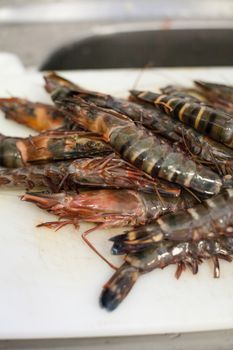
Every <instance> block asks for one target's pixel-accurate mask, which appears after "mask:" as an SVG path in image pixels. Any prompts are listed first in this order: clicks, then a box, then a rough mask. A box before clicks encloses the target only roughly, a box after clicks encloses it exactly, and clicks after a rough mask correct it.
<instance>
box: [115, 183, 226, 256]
mask: <svg viewBox="0 0 233 350" xmlns="http://www.w3.org/2000/svg"><path fill="white" fill-rule="evenodd" d="M224 235H226V236H232V235H233V189H227V190H225V191H223V192H222V193H220V194H219V195H217V196H215V197H212V198H209V199H207V200H204V201H203V202H202V203H200V204H198V205H196V206H194V207H193V208H188V209H186V210H181V211H178V212H177V213H169V214H166V215H164V216H163V217H161V218H159V219H158V220H157V221H156V222H155V223H153V224H150V225H146V226H144V227H139V228H138V229H134V230H131V231H128V232H126V233H125V234H123V235H120V236H116V237H113V238H112V241H114V242H116V243H117V244H119V242H121V243H124V242H125V244H126V245H133V246H134V247H135V249H136V250H137V247H136V246H137V245H138V246H140V249H142V248H143V249H144V248H146V247H147V246H148V245H150V244H152V243H155V242H159V241H162V240H164V239H168V240H173V241H188V240H200V239H215V238H218V237H220V236H224ZM113 251H114V248H113ZM116 252H117V250H116V249H115V253H116ZM117 253H119V252H117Z"/></svg>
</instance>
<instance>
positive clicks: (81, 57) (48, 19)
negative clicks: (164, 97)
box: [0, 0, 233, 70]
mask: <svg viewBox="0 0 233 350" xmlns="http://www.w3.org/2000/svg"><path fill="white" fill-rule="evenodd" d="M0 26H1V29H0V50H1V52H3V51H5V52H11V53H14V54H16V55H18V56H19V58H20V59H21V60H22V62H23V64H24V65H25V66H26V67H34V68H38V69H56V70H58V69H59V70H60V69H62V70H68V69H90V68H94V69H98V68H121V67H127V68H129V67H132V68H133V67H148V66H153V67H174V66H175V67H176V66H177V67H181V66H182V67H183V66H187V67H188V66H230V65H232V61H233V1H231V0H221V1H220V0H167V1H163V0H143V1H142V0H76V1H65V0H60V1H59V0H57V1H53V0H37V1H36V0H33V1H32V0H31V1H29V0H11V1H9V0H8V1H7V0H0Z"/></svg>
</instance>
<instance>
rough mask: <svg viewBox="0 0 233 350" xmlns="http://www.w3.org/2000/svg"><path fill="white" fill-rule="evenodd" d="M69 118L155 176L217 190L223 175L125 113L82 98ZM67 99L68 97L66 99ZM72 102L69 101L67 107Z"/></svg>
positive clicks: (210, 191)
mask: <svg viewBox="0 0 233 350" xmlns="http://www.w3.org/2000/svg"><path fill="white" fill-rule="evenodd" d="M71 101H72V104H71V106H70V107H71V110H69V112H70V118H72V119H73V121H76V122H77V123H78V124H79V125H81V126H83V127H85V128H87V129H89V130H90V131H92V132H96V133H99V134H100V135H101V136H103V138H104V139H105V140H106V141H107V142H109V143H110V145H111V146H112V147H113V148H114V149H115V150H116V151H117V152H118V153H120V154H121V156H122V158H124V159H125V160H127V161H129V162H130V163H132V164H134V165H135V166H136V167H137V168H139V169H141V170H143V171H145V172H146V173H147V174H149V175H151V176H152V177H158V178H161V179H164V180H168V181H170V182H174V183H177V184H179V185H182V186H186V187H189V188H191V189H193V190H196V191H198V192H201V193H205V194H216V193H218V192H219V191H220V189H221V187H222V181H221V179H220V177H219V176H218V175H217V174H216V173H214V172H213V171H212V170H210V169H208V168H207V167H204V166H201V165H197V164H196V163H194V162H193V161H192V160H190V159H188V158H187V157H186V156H185V155H184V154H183V153H181V152H174V151H173V149H172V147H171V146H170V144H169V143H168V142H167V141H164V140H163V141H161V140H159V139H158V138H155V137H154V136H150V135H149V134H148V133H147V132H146V131H145V130H144V129H140V128H138V127H137V126H136V125H135V124H134V123H133V122H132V121H131V120H129V119H128V118H127V117H126V116H124V115H122V114H119V113H116V112H112V111H111V112H110V111H108V110H105V109H103V108H100V107H96V106H95V105H93V104H88V103H86V102H85V101H83V100H80V99H73V100H71ZM65 102H66V101H65ZM68 104H69V103H68V102H66V104H65V108H69V106H67V105H68Z"/></svg>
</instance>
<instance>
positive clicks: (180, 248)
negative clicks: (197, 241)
mask: <svg viewBox="0 0 233 350" xmlns="http://www.w3.org/2000/svg"><path fill="white" fill-rule="evenodd" d="M187 252H188V244H187V242H183V243H181V244H178V245H177V244H175V245H174V242H162V243H158V244H154V245H153V246H152V247H150V248H147V249H145V250H143V251H141V252H138V253H131V254H128V255H126V257H125V261H126V262H127V263H128V264H130V265H131V266H133V267H135V268H137V269H139V271H140V272H141V273H145V272H149V271H152V270H154V269H156V268H163V267H165V266H167V265H169V264H172V263H176V262H178V261H180V260H181V259H182V258H185V256H186V254H187Z"/></svg>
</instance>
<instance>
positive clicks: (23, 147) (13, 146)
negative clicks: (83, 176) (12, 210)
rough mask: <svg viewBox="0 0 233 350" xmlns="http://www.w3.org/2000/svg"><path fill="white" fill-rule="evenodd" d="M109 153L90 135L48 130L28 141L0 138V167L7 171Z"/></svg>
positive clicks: (0, 136) (108, 148) (29, 138)
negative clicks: (36, 164)
mask: <svg viewBox="0 0 233 350" xmlns="http://www.w3.org/2000/svg"><path fill="white" fill-rule="evenodd" d="M112 152H113V151H112V148H111V147H110V146H109V145H107V144H106V143H105V142H104V141H102V139H101V138H100V137H99V136H97V135H96V134H93V133H90V132H88V133H86V132H81V131H80V132H78V131H77V132H76V131H66V132H65V131H50V132H46V133H42V134H40V135H37V136H30V137H27V138H13V137H7V136H4V135H0V166H5V167H9V168H10V167H11V168H16V167H22V166H25V165H27V164H29V163H44V162H49V161H55V160H65V159H74V158H84V157H87V156H88V157H95V156H100V155H107V154H110V153H112Z"/></svg>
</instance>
